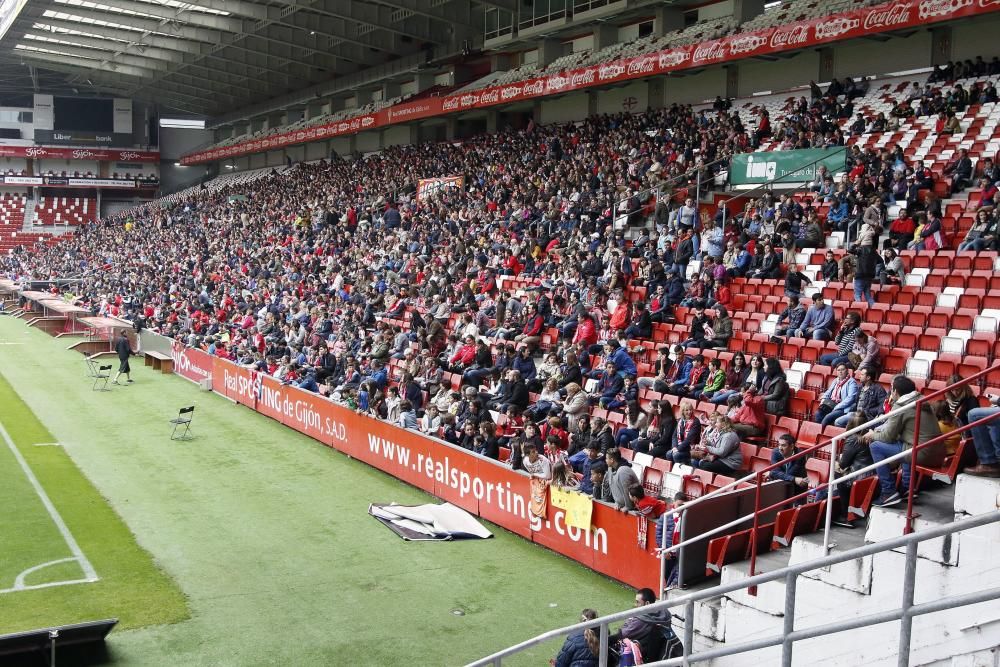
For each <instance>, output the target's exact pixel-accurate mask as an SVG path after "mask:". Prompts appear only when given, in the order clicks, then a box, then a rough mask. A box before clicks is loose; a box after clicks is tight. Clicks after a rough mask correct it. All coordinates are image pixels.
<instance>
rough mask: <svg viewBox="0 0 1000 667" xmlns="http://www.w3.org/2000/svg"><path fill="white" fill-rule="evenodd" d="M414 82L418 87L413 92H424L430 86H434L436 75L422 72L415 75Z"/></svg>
mask: <svg viewBox="0 0 1000 667" xmlns="http://www.w3.org/2000/svg"><path fill="white" fill-rule="evenodd" d="M413 84H414V86H415V88H416V90H414V91H413V92H415V93H422V92H424V91H425V90H427V89H428V88H433V87H434V75H433V74H430V73H428V72H420V73H418V74H414V75H413Z"/></svg>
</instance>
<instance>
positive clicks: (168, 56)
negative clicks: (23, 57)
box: [23, 30, 184, 62]
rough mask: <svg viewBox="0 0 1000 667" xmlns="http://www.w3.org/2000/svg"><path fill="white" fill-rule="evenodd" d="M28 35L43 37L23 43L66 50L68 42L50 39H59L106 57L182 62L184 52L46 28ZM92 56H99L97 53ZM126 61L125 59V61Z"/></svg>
mask: <svg viewBox="0 0 1000 667" xmlns="http://www.w3.org/2000/svg"><path fill="white" fill-rule="evenodd" d="M27 35H35V36H38V37H41V38H42V39H28V40H26V41H25V42H23V43H26V44H32V45H35V46H39V47H43V46H44V47H45V48H52V49H53V50H55V51H64V50H66V49H67V48H69V45H68V44H57V43H55V42H52V41H50V40H52V39H58V40H59V41H60V42H68V43H70V44H73V45H74V46H78V47H81V48H87V49H94V50H97V51H101V52H102V53H103V54H104V57H105V58H115V57H116V55H118V54H122V55H135V56H141V57H143V58H149V59H151V60H161V61H164V62H181V61H182V60H183V59H184V54H182V53H181V52H180V51H171V50H170V49H161V48H157V47H154V46H144V45H132V44H129V43H128V42H116V41H114V40H111V39H103V38H100V37H87V36H86V35H67V34H64V33H52V32H47V31H44V30H32V31H29V32H28V33H26V36H27ZM90 57H92V58H93V57H97V56H96V55H93V56H90ZM123 62H124V61H123Z"/></svg>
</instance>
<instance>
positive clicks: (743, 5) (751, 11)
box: [733, 0, 764, 24]
mask: <svg viewBox="0 0 1000 667" xmlns="http://www.w3.org/2000/svg"><path fill="white" fill-rule="evenodd" d="M763 13H764V0H733V18H735V19H736V22H737V23H741V24H742V23H746V22H747V21H749V20H750V19H752V18H753V17H755V16H760V15H761V14H763Z"/></svg>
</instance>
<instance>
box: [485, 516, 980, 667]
mask: <svg viewBox="0 0 1000 667" xmlns="http://www.w3.org/2000/svg"><path fill="white" fill-rule="evenodd" d="M997 522H1000V510H995V511H993V512H989V513H986V514H980V515H978V516H973V517H970V518H968V519H963V520H961V521H956V522H953V523H948V524H943V525H941V526H937V527H934V528H928V529H927V530H923V531H921V532H916V533H907V534H905V535H901V536H900V537H895V538H892V539H889V540H884V541H882V542H875V543H872V544H866V545H864V546H861V547H857V548H855V549H851V550H849V551H845V552H843V553H836V554H829V555H826V556H823V557H821V558H818V559H816V560H812V561H809V562H806V563H798V564H795V565H789V566H787V567H783V568H781V569H778V570H774V571H772V572H765V573H762V574H758V575H754V576H752V577H750V578H749V579H745V580H741V581H735V582H732V583H728V584H721V585H719V586H715V587H713V588H710V589H706V590H703V591H695V592H693V593H688V594H686V595H682V596H679V597H675V598H670V599H667V600H660V601H659V602H654V603H652V604H649V605H647V606H644V607H642V610H643V612H655V611H660V610H670V609H673V608H676V607H681V606H683V607H684V609H685V613H684V618H683V620H684V641H683V642H682V643H683V647H684V657H682V658H673V659H670V660H664V661H661V662H653V663H647V664H650V665H663V666H664V667H667V666H673V665H689V664H692V663H695V662H704V661H706V660H711V659H713V658H718V657H722V656H725V655H733V654H735V653H745V652H747V651H752V650H757V649H760V648H766V647H770V646H778V645H779V644H780V645H782V648H783V651H782V653H783V655H782V664H784V665H790V664H791V645H792V644H794V643H795V642H796V641H798V640H801V639H809V638H813V637H820V636H824V635H828V634H833V633H836V632H844V631H847V630H852V629H856V628H860V627H865V626H868V625H874V624H877V623H886V622H889V621H896V620H900V619H903V620H904V623H903V627H902V628H901V629H900V640H901V646H900V651H899V653H900V664H902V665H906V664H909V660H908V656H909V626H908V623H907V622H906V620H907V619H912V617H913V616H917V615H921V614H928V613H932V612H936V611H942V610H944V609H951V608H954V607H958V606H965V605H969V604H976V603H980V602H987V601H989V600H995V599H1000V588H992V589H988V590H984V591H977V592H976V593H972V594H967V595H956V596H952V597H948V598H942V599H938V600H935V601H934V602H928V603H922V604H919V605H915V604H913V584H914V579H915V576H916V559H917V544H919V543H920V542H924V541H927V540H932V539H936V538H938V537H942V536H945V535H952V534H954V533H960V532H963V531H966V530H970V529H973V528H978V527H980V526H985V525H989V524H992V523H997ZM904 546H905V547H906V567H905V568H904V585H903V598H904V604H903V605H902V606H901V607H900V609H899V610H896V611H890V612H880V613H878V614H871V615H869V616H864V617H861V618H854V619H851V620H848V621H839V622H834V623H828V624H825V625H820V626H816V627H812V628H808V629H806V630H798V631H795V630H794V629H792V630H790V631H789V632H782V633H781V634H779V635H775V636H771V637H766V638H764V639H755V640H751V641H747V642H742V643H740V644H736V645H733V646H726V647H724V648H721V649H714V650H712V651H706V652H704V653H702V654H697V655H692V654H691V646H692V639H693V638H694V605H695V603H696V602H701V601H702V600H710V599H714V598H717V597H720V596H722V595H725V594H726V593H731V592H733V591H737V590H741V589H743V588H746V587H747V586H760V585H761V584H766V583H769V582H772V581H778V580H782V579H784V580H785V582H786V589H785V596H786V597H785V623H786V628H787V626H788V625H790V624H791V625H792V628H794V625H793V624H794V612H795V583H794V582H795V581H796V579H797V577H798V576H799V575H801V574H804V573H806V572H811V571H813V570H818V569H825V568H828V567H830V566H832V565H837V564H839V563H844V562H847V561H850V560H856V559H859V558H864V557H866V556H872V555H874V554H877V553H883V552H885V551H891V550H893V549H898V548H899V547H904ZM634 614H635V610H628V611H620V612H616V613H614V614H608V615H607V616H602V617H600V618H597V619H594V620H591V621H584V622H582V623H576V624H574V625H569V626H566V627H563V628H559V629H557V630H550V631H548V632H545V633H543V634H540V635H538V636H537V637H533V638H531V639H528V640H525V641H523V642H520V643H519V644H515V645H514V646H511V647H508V648H506V649H503V650H501V651H497V652H496V653H493V654H491V655H489V656H486V657H485V658H482V659H480V660H476V661H475V662H471V663H469V665H468V667H486V666H487V665H494V666H499V665H500V664H502V660H503V658H505V657H508V656H511V655H514V654H516V653H520V652H521V651H523V650H525V649H527V648H531V647H532V646H537V645H539V644H542V643H544V642H547V641H549V640H551V639H557V638H559V637H565V636H567V635H569V634H570V633H573V632H578V631H583V630H586V629H588V628H593V627H594V626H595V625H599V626H600V629H601V655H600V656H599V661H600V665H601V667H606V664H607V662H606V661H607V651H606V649H607V646H608V637H609V626H610V624H611V623H616V622H618V621H624V620H627V619H628V618H629V617H631V616H632V615H634ZM903 640H905V644H903ZM904 660H905V661H904Z"/></svg>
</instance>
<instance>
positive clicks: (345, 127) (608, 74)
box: [0, 0, 1000, 165]
mask: <svg viewBox="0 0 1000 667" xmlns="http://www.w3.org/2000/svg"><path fill="white" fill-rule="evenodd" d="M998 9H1000V0H906V1H904V2H888V3H885V4H881V5H878V6H875V7H868V8H864V9H855V10H852V11H849V12H844V13H841V14H832V15H830V16H824V17H822V18H815V19H809V20H806V21H796V22H793V23H787V24H784V25H781V26H778V27H773V28H765V29H763V30H758V31H756V32H748V33H740V34H736V35H730V36H728V37H723V38H721V39H716V40H712V41H709V42H702V43H700V44H690V45H688V46H681V47H677V48H674V49H666V50H664V51H658V52H654V53H647V54H644V55H641V56H635V57H632V58H624V59H622V60H615V61H613V62H609V63H603V64H601V65H592V66H590V67H582V68H578V69H573V70H566V71H564V72H558V73H556V74H551V75H548V76H544V77H538V78H534V79H527V80H525V81H518V82H516V83H510V84H507V85H504V86H493V87H489V88H483V89H481V90H474V91H471V92H467V93H460V94H457V95H451V96H449V97H433V98H428V99H424V100H418V101H415V102H405V103H403V104H398V105H396V106H393V107H389V108H387V109H383V110H382V111H379V112H378V113H375V114H368V115H365V116H359V117H357V118H352V119H349V120H345V121H340V122H337V123H329V124H326V125H321V126H317V127H313V128H308V129H304V130H296V131H294V132H286V133H283V134H275V135H272V136H270V137H266V138H264V139H256V140H253V141H247V142H243V143H238V144H233V145H231V146H224V147H220V148H214V149H211V150H207V151H202V152H200V153H193V154H191V155H187V156H185V157H183V158H181V164H185V165H187V164H198V163H201V162H211V161H213V160H218V159H222V158H227V157H236V156H240V155H248V154H251V153H259V152H262V151H266V150H274V149H278V148H283V147H285V146H290V145H292V144H300V143H305V142H309V141H319V140H322V139H327V138H330V137H335V136H340V135H344V134H354V133H356V132H360V131H363V130H366V129H374V128H377V127H384V126H386V125H391V124H394V123H402V122H406V121H411V120H418V119H421V118H429V117H431V116H439V115H442V114H447V113H452V112H456V111H466V110H468V109H481V108H484V107H490V106H493V105H497V104H509V103H512V102H518V101H520V100H526V99H532V98H536V97H544V96H547V95H561V94H564V93H567V92H570V91H574V90H581V89H584V88H589V87H591V86H603V85H607V84H612V83H618V82H621V81H628V80H631V79H641V78H645V77H649V76H655V75H658V74H666V73H667V72H674V71H678V70H685V69H693V68H699V67H705V66H706V65H715V64H719V63H722V62H729V61H733V60H739V59H742V58H753V57H758V56H762V55H767V54H772V53H778V52H782V51H791V50H795V49H805V48H811V47H815V46H818V45H821V44H828V43H830V42H836V41H842V40H847V39H855V38H857V37H863V36H865V35H873V34H877V33H882V32H889V31H894V30H902V29H905V28H915V27H918V26H922V25H926V24H929V23H938V22H941V21H953V20H955V19H959V18H964V17H968V16H974V15H976V14H985V13H988V12H993V11H996V10H998ZM0 155H3V153H2V152H0Z"/></svg>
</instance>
